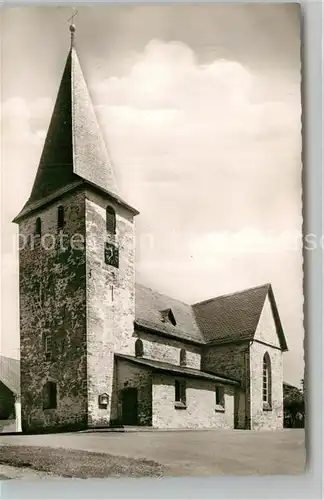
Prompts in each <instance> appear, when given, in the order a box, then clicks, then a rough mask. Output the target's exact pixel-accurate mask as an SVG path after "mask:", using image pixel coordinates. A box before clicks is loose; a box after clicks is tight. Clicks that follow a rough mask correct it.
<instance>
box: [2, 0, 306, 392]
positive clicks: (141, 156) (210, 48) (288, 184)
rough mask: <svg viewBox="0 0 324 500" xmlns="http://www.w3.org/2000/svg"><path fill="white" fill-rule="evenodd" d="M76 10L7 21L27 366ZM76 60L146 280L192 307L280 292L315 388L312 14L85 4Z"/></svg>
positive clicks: (5, 76) (5, 126) (6, 259)
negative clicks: (55, 119) (308, 203)
mask: <svg viewBox="0 0 324 500" xmlns="http://www.w3.org/2000/svg"><path fill="white" fill-rule="evenodd" d="M71 14H72V10H71V9H70V8H67V7H62V6H59V7H24V8H7V9H5V8H3V9H1V11H0V16H1V17H0V21H1V42H2V49H1V50H2V60H1V76H2V81H1V109H2V112H1V205H2V206H1V233H2V240H1V277H2V279H1V294H2V296H1V304H2V316H1V318H2V321H1V326H2V328H1V337H0V347H1V348H0V352H1V353H2V354H3V355H7V356H12V357H19V307H18V304H19V302H18V293H19V288H18V251H17V233H18V228H17V226H16V225H15V224H13V223H12V222H11V221H12V219H13V218H14V217H15V215H17V214H18V212H19V211H20V210H21V208H22V206H23V205H24V203H25V202H26V201H27V198H28V196H29V194H30V191H31V187H32V184H33V181H34V177H35V174H36V170H37V167H38V162H39V159H40V155H41V151H42V147H43V144H44V139H45V134H46V131H47V127H48V125H49V121H50V117H51V112H52V109H53V106H54V101H55V98H56V92H57V90H58V86H59V83H60V79H61V76H62V72H63V68H64V65H65V60H66V57H67V54H68V50H69V44H70V34H69V29H68V28H69V22H68V18H69V17H70V16H71ZM75 24H76V35H75V36H76V39H75V40H76V49H77V52H78V56H79V59H80V62H81V66H82V68H83V72H84V75H85V78H86V81H87V83H88V87H89V90H90V93H91V96H92V99H93V103H94V105H95V110H96V113H97V116H98V120H99V123H100V125H101V127H102V132H103V135H104V138H105V140H106V143H107V147H108V150H109V153H110V157H111V159H112V162H113V165H114V169H115V174H116V177H117V181H118V184H119V187H120V191H121V192H122V194H123V198H124V199H125V200H126V201H127V202H128V203H129V204H131V205H133V206H135V207H136V208H137V209H138V210H139V211H140V215H138V216H137V217H136V279H137V281H138V282H140V283H142V284H144V285H147V286H149V287H151V288H154V289H156V290H158V291H160V292H163V293H166V294H169V295H170V296H172V297H175V298H178V299H180V300H183V301H185V302H188V303H194V302H198V301H200V300H205V299H207V298H210V297H214V296H217V295H221V294H225V293H231V292H234V291H237V290H241V289H244V288H248V287H252V286H257V285H260V284H264V283H268V282H270V283H271V284H272V286H273V290H274V293H275V298H276V301H277V305H278V309H279V313H280V316H281V319H282V323H283V327H284V331H285V335H286V338H287V342H288V348H289V352H288V353H285V354H284V378H285V380H286V381H287V382H290V383H293V384H296V385H298V386H299V385H300V380H301V378H302V377H303V370H304V364H303V337H304V331H303V288H302V286H303V285H302V284H303V275H302V250H301V243H300V235H301V226H302V215H301V210H302V201H301V200H302V198H301V197H302V188H301V168H302V166H301V95H300V34H299V8H298V5H297V4H272V5H267V4H242V5H239V4H236V5H233V4H232V5H231V4H209V5H208V4H205V5H199V4H192V5H183V4H182V5H181V4H178V5H175V4H173V5H142V6H139V5H138V6H135V5H128V6H127V5H117V6H116V5H111V6H105V7H98V6H92V7H80V8H78V16H77V17H76V19H75Z"/></svg>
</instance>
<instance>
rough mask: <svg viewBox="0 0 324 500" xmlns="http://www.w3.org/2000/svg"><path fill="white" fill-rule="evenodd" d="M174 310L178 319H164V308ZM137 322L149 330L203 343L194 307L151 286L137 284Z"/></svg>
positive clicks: (174, 314)
mask: <svg viewBox="0 0 324 500" xmlns="http://www.w3.org/2000/svg"><path fill="white" fill-rule="evenodd" d="M168 309H171V310H172V314H173V316H174V319H175V321H176V324H175V325H173V324H172V323H171V321H163V314H161V312H162V311H164V310H168ZM135 324H136V325H137V326H140V327H142V328H147V329H149V330H153V331H154V330H156V331H157V332H161V333H164V334H165V335H167V336H170V337H178V338H181V339H184V340H189V341H192V342H196V343H203V342H204V337H203V336H202V334H201V332H200V330H199V327H198V325H197V322H196V318H195V314H194V311H193V309H192V307H191V306H190V305H188V304H185V303H184V302H181V301H180V300H176V299H172V298H171V297H168V296H167V295H164V294H162V293H158V292H155V291H154V290H152V289H151V288H147V287H145V286H143V285H140V284H138V283H137V284H136V289H135Z"/></svg>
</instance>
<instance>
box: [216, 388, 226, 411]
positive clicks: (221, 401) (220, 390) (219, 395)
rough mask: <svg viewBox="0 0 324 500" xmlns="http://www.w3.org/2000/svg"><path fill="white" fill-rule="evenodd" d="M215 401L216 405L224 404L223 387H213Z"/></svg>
mask: <svg viewBox="0 0 324 500" xmlns="http://www.w3.org/2000/svg"><path fill="white" fill-rule="evenodd" d="M215 402H216V406H223V407H224V406H225V398H224V387H222V386H216V388H215Z"/></svg>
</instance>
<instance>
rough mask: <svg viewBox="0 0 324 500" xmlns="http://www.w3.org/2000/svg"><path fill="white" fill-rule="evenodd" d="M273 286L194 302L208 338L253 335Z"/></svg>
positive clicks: (200, 324)
mask: <svg viewBox="0 0 324 500" xmlns="http://www.w3.org/2000/svg"><path fill="white" fill-rule="evenodd" d="M269 287H270V285H268V284H267V285H262V286H260V287H256V288H250V289H248V290H243V291H240V292H236V293H232V294H229V295H222V296H220V297H215V298H213V299H209V300H205V301H204V302H199V303H198V304H194V305H193V310H194V312H195V316H196V320H197V323H198V325H199V328H200V330H201V331H202V332H203V335H204V338H205V339H206V341H207V342H212V341H215V340H218V341H223V340H230V339H233V340H241V339H242V340H243V339H250V338H252V337H253V334H254V332H255V330H256V327H257V325H258V322H259V318H260V314H261V311H262V308H263V304H264V302H265V299H266V296H267V294H268V291H269Z"/></svg>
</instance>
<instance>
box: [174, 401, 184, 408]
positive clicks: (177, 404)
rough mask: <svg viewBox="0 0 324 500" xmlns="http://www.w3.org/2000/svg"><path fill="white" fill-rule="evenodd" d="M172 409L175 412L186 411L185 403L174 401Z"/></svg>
mask: <svg viewBox="0 0 324 500" xmlns="http://www.w3.org/2000/svg"><path fill="white" fill-rule="evenodd" d="M174 407H175V409H176V410H186V409H187V405H186V404H185V403H181V401H176V402H175V403H174Z"/></svg>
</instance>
